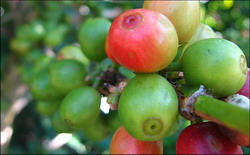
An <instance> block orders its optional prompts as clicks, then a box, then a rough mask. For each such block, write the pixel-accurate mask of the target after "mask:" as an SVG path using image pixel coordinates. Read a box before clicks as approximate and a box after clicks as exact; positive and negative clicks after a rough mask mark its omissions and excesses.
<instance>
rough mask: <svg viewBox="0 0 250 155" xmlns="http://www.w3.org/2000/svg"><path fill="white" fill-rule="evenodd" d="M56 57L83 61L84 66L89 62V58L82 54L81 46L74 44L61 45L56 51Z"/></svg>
mask: <svg viewBox="0 0 250 155" xmlns="http://www.w3.org/2000/svg"><path fill="white" fill-rule="evenodd" d="M57 59H58V60H62V59H73V60H77V61H79V62H81V63H83V64H84V65H85V66H89V64H90V61H89V59H88V58H87V57H86V56H85V55H84V54H83V52H82V50H81V48H80V47H78V46H75V45H67V46H65V47H63V48H62V49H61V50H60V51H59V52H58V53H57Z"/></svg>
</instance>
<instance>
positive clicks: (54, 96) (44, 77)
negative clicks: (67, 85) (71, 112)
mask: <svg viewBox="0 0 250 155" xmlns="http://www.w3.org/2000/svg"><path fill="white" fill-rule="evenodd" d="M50 81H51V79H50V76H49V73H48V72H41V73H38V74H37V75H36V76H35V77H34V79H33V80H32V82H31V87H30V89H31V93H32V96H33V97H34V98H35V99H37V100H39V101H45V102H46V101H48V102H50V101H57V100H60V99H62V97H63V94H62V93H60V92H59V91H58V90H57V89H55V88H54V87H53V86H52V85H51V82H50Z"/></svg>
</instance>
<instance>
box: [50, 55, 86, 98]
mask: <svg viewBox="0 0 250 155" xmlns="http://www.w3.org/2000/svg"><path fill="white" fill-rule="evenodd" d="M86 74H87V73H86V70H85V68H84V66H83V64H82V63H80V62H78V61H76V60H71V59H63V60H59V61H57V62H55V63H54V64H53V65H52V66H51V67H50V78H51V84H52V85H53V86H54V87H55V88H56V89H58V90H59V91H60V92H62V93H64V94H67V93H68V92H70V91H71V90H73V89H76V88H79V87H81V86H83V85H85V84H86V82H85V81H84V80H85V76H86Z"/></svg>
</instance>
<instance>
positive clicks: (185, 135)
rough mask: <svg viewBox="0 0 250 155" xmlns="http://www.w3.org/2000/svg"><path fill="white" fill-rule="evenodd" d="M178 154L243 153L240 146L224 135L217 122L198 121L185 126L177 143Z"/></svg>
mask: <svg viewBox="0 0 250 155" xmlns="http://www.w3.org/2000/svg"><path fill="white" fill-rule="evenodd" d="M176 154H243V152H242V149H241V147H240V146H238V145H235V144H233V143H232V142H231V141H230V139H228V137H226V136H224V135H223V134H222V133H221V132H220V129H219V127H218V126H217V124H215V123H212V122H204V123H197V124H193V125H190V126H188V127H187V128H185V129H184V130H183V131H182V132H181V134H180V135H179V137H178V139H177V143H176Z"/></svg>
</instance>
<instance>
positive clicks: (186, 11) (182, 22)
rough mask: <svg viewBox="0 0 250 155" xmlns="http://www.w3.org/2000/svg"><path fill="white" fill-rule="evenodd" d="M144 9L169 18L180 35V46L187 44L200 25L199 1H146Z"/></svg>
mask: <svg viewBox="0 0 250 155" xmlns="http://www.w3.org/2000/svg"><path fill="white" fill-rule="evenodd" d="M143 8H144V9H150V10H153V11H157V12H160V13H162V14H164V15H165V16H166V17H168V19H169V20H170V21H171V22H172V23H173V25H174V27H175V29H176V31H177V33H178V38H179V43H180V44H181V43H185V42H187V41H188V40H189V39H190V38H191V37H192V36H193V35H194V33H195V31H196V29H197V28H198V25H199V24H200V6H199V1H144V3H143Z"/></svg>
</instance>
